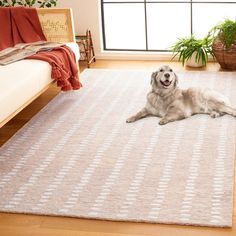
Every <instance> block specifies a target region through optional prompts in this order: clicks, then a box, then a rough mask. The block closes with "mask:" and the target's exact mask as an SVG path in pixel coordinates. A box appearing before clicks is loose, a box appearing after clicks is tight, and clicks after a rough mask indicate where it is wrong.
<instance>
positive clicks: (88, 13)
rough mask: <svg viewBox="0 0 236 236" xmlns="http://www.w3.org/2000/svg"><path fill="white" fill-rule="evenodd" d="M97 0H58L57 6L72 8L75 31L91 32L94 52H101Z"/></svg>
mask: <svg viewBox="0 0 236 236" xmlns="http://www.w3.org/2000/svg"><path fill="white" fill-rule="evenodd" d="M99 4H100V1H99V0H58V4H57V7H70V8H72V10H73V16H74V24H75V33H76V34H85V33H86V30H87V29H90V30H91V32H92V37H93V43H94V48H95V53H96V54H99V53H100V52H101V37H100V12H99V9H100V7H99Z"/></svg>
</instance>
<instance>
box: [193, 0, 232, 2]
mask: <svg viewBox="0 0 236 236" xmlns="http://www.w3.org/2000/svg"><path fill="white" fill-rule="evenodd" d="M193 2H222V3H224V2H235V3H236V1H235V0H193Z"/></svg>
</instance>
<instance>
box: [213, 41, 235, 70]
mask: <svg viewBox="0 0 236 236" xmlns="http://www.w3.org/2000/svg"><path fill="white" fill-rule="evenodd" d="M212 49H213V53H214V56H215V58H216V60H217V61H218V62H219V64H220V66H221V68H223V69H226V70H236V45H235V44H234V45H233V46H231V48H230V49H226V48H225V46H224V44H223V43H222V42H221V41H220V40H215V41H214V43H213V45H212Z"/></svg>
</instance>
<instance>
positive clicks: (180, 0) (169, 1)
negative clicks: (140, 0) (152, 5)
mask: <svg viewBox="0 0 236 236" xmlns="http://www.w3.org/2000/svg"><path fill="white" fill-rule="evenodd" d="M147 2H166V3H169V4H171V5H172V3H173V2H186V3H189V2H191V0H147Z"/></svg>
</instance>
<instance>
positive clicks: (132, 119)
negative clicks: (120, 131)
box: [126, 116, 135, 123]
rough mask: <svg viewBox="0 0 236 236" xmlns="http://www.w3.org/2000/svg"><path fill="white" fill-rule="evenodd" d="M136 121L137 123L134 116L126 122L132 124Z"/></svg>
mask: <svg viewBox="0 0 236 236" xmlns="http://www.w3.org/2000/svg"><path fill="white" fill-rule="evenodd" d="M134 121H135V118H134V117H133V116H131V117H129V118H128V119H127V120H126V123H132V122H134Z"/></svg>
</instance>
